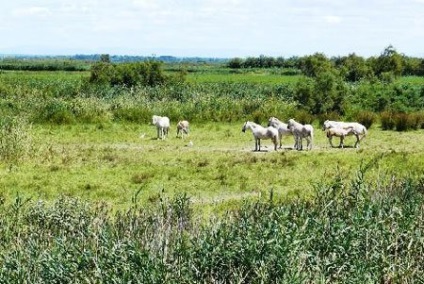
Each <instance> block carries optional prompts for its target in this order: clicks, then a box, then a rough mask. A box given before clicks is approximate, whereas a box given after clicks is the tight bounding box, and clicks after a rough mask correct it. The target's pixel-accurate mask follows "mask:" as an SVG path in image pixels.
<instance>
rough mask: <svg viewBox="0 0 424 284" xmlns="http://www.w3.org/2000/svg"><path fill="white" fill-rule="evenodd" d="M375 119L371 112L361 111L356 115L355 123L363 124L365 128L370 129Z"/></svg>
mask: <svg viewBox="0 0 424 284" xmlns="http://www.w3.org/2000/svg"><path fill="white" fill-rule="evenodd" d="M375 119H376V115H375V114H374V113H373V112H369V111H361V112H359V113H357V114H356V121H357V122H359V123H361V124H363V125H364V126H365V127H366V128H370V127H371V125H372V124H373V123H374V121H375Z"/></svg>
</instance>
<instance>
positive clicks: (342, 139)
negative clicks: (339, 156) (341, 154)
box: [340, 135, 344, 149]
mask: <svg viewBox="0 0 424 284" xmlns="http://www.w3.org/2000/svg"><path fill="white" fill-rule="evenodd" d="M343 141H344V135H342V136H340V147H341V148H342V149H343V148H344V143H343Z"/></svg>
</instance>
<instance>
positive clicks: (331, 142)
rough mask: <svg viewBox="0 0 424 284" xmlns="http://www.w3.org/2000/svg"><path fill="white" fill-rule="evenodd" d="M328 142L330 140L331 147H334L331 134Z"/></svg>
mask: <svg viewBox="0 0 424 284" xmlns="http://www.w3.org/2000/svg"><path fill="white" fill-rule="evenodd" d="M328 142H330V146H331V148H334V146H333V136H329V137H328Z"/></svg>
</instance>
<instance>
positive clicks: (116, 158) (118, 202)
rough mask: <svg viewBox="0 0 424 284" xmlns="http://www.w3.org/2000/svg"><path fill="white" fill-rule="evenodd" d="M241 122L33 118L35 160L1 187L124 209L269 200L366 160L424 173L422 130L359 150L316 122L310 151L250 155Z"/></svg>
mask: <svg viewBox="0 0 424 284" xmlns="http://www.w3.org/2000/svg"><path fill="white" fill-rule="evenodd" d="M242 125H243V122H238V123H196V124H192V126H191V134H190V136H189V137H186V138H185V139H184V140H183V139H181V138H177V137H176V136H175V133H176V128H175V122H174V123H173V125H172V126H173V127H172V128H171V132H170V137H169V138H168V139H166V140H165V141H161V140H157V139H156V129H155V127H154V126H152V125H149V124H129V123H111V124H105V125H102V124H84V125H81V124H76V125H33V126H31V128H30V130H29V131H30V134H29V136H30V137H31V140H30V142H28V143H30V149H31V150H30V153H29V155H28V157H27V158H25V159H23V160H21V161H20V162H19V164H18V165H15V166H12V167H9V166H8V165H7V164H4V165H3V167H2V171H1V181H2V182H1V187H2V189H1V191H2V194H3V195H4V196H5V197H7V199H8V200H13V197H14V196H16V195H19V196H22V197H25V198H31V199H33V200H39V199H42V200H53V199H55V198H58V197H60V196H62V195H64V196H70V197H81V198H83V199H87V200H90V201H93V202H95V201H104V202H106V203H108V204H110V206H112V207H115V208H119V209H122V208H128V206H130V205H131V203H132V202H133V198H134V197H135V196H137V200H138V202H140V203H141V204H143V203H145V202H152V201H155V200H157V199H158V197H159V196H160V195H167V196H171V197H172V196H174V195H175V194H180V193H185V194H187V195H188V196H190V197H191V198H192V201H193V204H194V205H195V206H196V205H198V207H199V208H202V209H205V208H208V210H214V208H215V207H216V208H215V209H219V210H222V209H224V208H227V206H230V207H231V205H232V204H233V205H239V204H240V202H241V200H243V199H252V198H253V199H256V198H261V197H265V198H267V196H268V195H269V193H270V191H273V193H274V195H275V196H278V198H279V199H281V200H291V199H293V198H298V197H300V198H306V199H308V198H312V196H311V194H312V189H313V187H314V186H315V185H316V184H319V183H322V182H328V181H330V180H333V179H334V178H335V177H336V176H341V177H343V178H344V179H346V180H349V179H351V178H352V177H353V176H354V175H355V172H356V171H357V170H358V168H359V165H360V164H361V162H363V163H367V162H369V161H370V160H372V159H378V163H377V164H376V165H375V166H374V167H373V168H372V169H371V170H370V171H369V172H368V173H367V175H369V176H368V177H367V179H369V180H373V181H375V183H376V184H378V183H379V182H380V183H384V182H386V181H387V180H388V179H389V180H390V178H391V177H392V176H394V177H397V178H401V177H407V176H414V177H419V176H420V175H421V174H422V168H423V166H424V165H423V161H424V159H423V155H424V154H422V153H423V152H424V146H423V145H424V143H423V139H424V138H423V130H417V131H409V132H406V133H398V132H394V131H382V130H380V129H379V127H378V126H375V127H373V128H372V129H370V130H369V134H368V136H367V137H366V138H365V139H364V140H363V142H362V143H361V147H360V148H359V149H355V148H352V145H353V143H354V137H348V138H347V139H346V146H347V147H346V148H345V149H339V148H331V147H330V146H329V144H328V141H327V138H326V137H325V134H324V133H323V131H321V129H320V128H319V125H315V127H316V132H315V139H314V146H313V150H312V151H295V150H292V146H293V139H292V138H291V137H285V138H283V149H279V150H278V151H276V152H275V151H274V150H273V145H272V143H271V141H269V140H268V141H267V140H264V141H263V142H262V148H263V151H261V152H253V151H252V150H253V149H254V140H253V136H252V134H251V133H250V132H246V133H242V132H241V127H242ZM189 141H192V143H193V146H190V145H189ZM412 141H414V142H413V143H411V142H412ZM337 143H338V139H337V138H334V144H335V145H337ZM205 205H206V206H205Z"/></svg>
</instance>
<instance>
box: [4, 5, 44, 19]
mask: <svg viewBox="0 0 424 284" xmlns="http://www.w3.org/2000/svg"><path fill="white" fill-rule="evenodd" d="M12 14H13V15H14V16H16V17H23V16H49V15H51V12H50V9H49V8H46V7H27V8H20V9H15V10H13V12H12Z"/></svg>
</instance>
